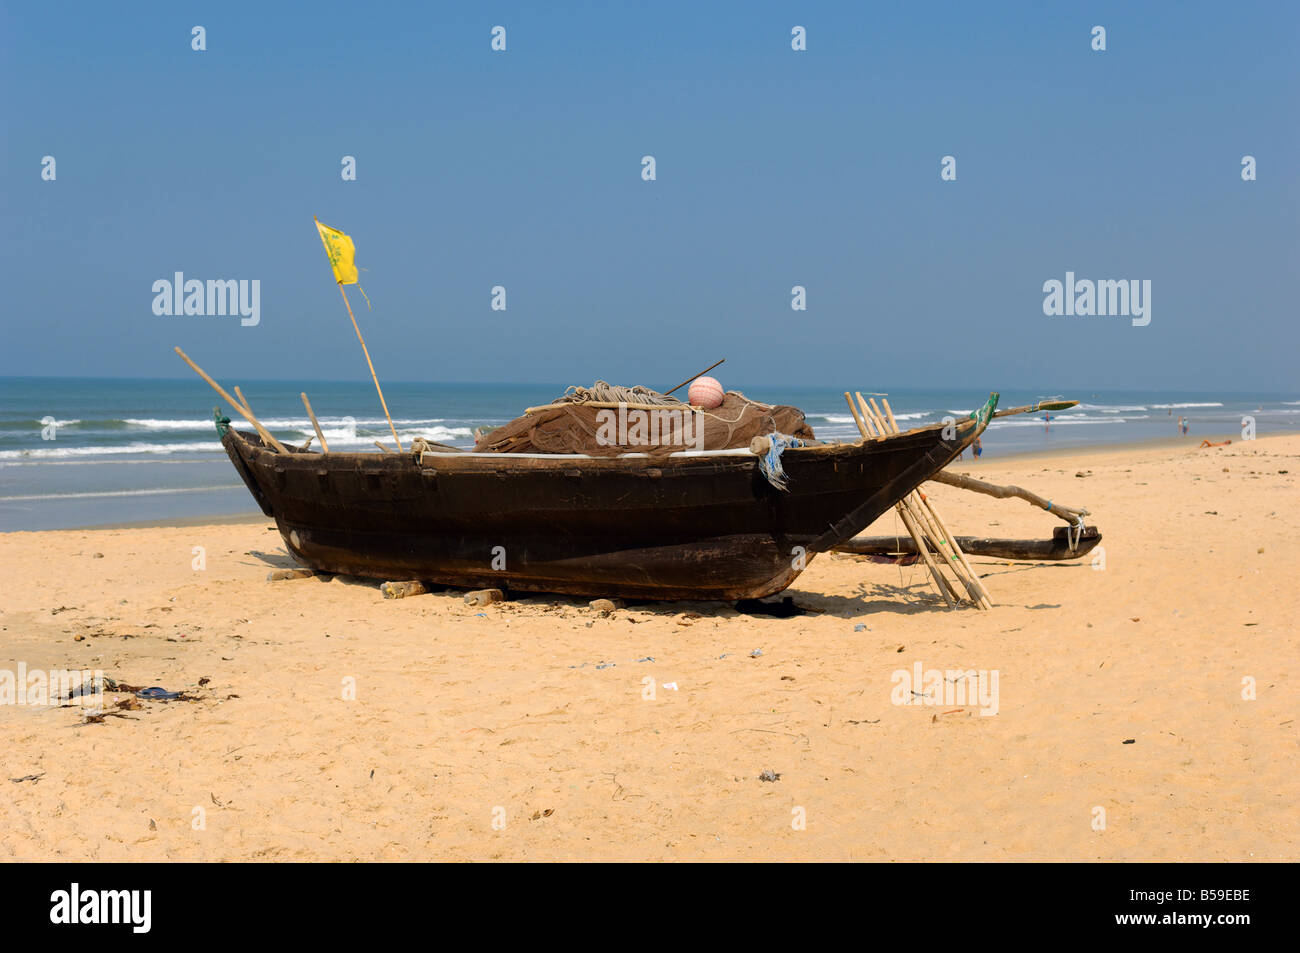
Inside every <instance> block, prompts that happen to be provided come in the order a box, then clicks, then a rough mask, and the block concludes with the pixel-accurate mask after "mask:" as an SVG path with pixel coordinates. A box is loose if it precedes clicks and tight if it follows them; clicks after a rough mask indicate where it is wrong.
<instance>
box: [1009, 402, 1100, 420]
mask: <svg viewBox="0 0 1300 953" xmlns="http://www.w3.org/2000/svg"><path fill="white" fill-rule="evenodd" d="M1078 405H1079V402H1078V401H1077V400H1040V401H1039V402H1038V403H1036V404H1025V405H1024V406H1023V407H1008V408H1007V409H1006V410H999V411H996V412H994V414H993V416H994V417H1010V416H1011V415H1012V414H1036V413H1038V412H1039V411H1040V410H1069V409H1070V408H1071V407H1077V406H1078Z"/></svg>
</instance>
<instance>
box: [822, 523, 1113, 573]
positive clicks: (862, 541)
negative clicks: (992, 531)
mask: <svg viewBox="0 0 1300 953" xmlns="http://www.w3.org/2000/svg"><path fill="white" fill-rule="evenodd" d="M1069 530H1070V528H1069V527H1068V526H1058V527H1057V528H1056V530H1055V531H1054V532H1053V533H1052V538H1051V539H987V538H984V537H979V536H958V537H956V539H957V545H958V546H960V547H961V549H962V552H964V553H966V555H968V556H989V557H992V558H994V559H1021V560H1030V561H1039V560H1046V561H1059V560H1064V559H1079V558H1080V557H1082V556H1086V555H1088V553H1090V552H1092V550H1093V547H1095V546H1096V545H1097V544H1098V543H1100V542H1101V531H1100V530H1098V529H1097V527H1095V526H1085V527H1084V529H1083V533H1082V534H1080V536H1079V539H1078V541H1077V543H1076V545H1075V546H1074V547H1073V548H1071V547H1070V540H1069V536H1068V534H1069ZM833 548H834V550H835V551H836V552H839V553H853V554H854V555H857V556H878V557H881V558H882V560H886V561H889V562H901V563H904V564H906V565H911V564H912V563H914V562H915V561H916V560H917V559H919V558H920V556H919V554H918V553H917V551H916V542H915V541H914V540H913V539H912V537H911V536H908V535H906V534H904V535H903V536H902V537H898V536H859V537H858V538H857V539H850V540H847V541H845V542H843V543H840V544H838V545H837V546H834V547H833Z"/></svg>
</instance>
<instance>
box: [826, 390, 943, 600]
mask: <svg viewBox="0 0 1300 953" xmlns="http://www.w3.org/2000/svg"><path fill="white" fill-rule="evenodd" d="M861 396H862V395H860V394H859V395H858V399H859V400H861ZM844 399H845V400H846V401H848V405H849V410H851V411H853V420H854V421H855V422H856V423H857V425H858V432H859V433H861V434H862V438H863V439H864V440H866V439H868V438H869V437H870V434H869V433H868V431H867V424H866V423H864V418H863V417H861V416H859V415H858V411H857V408H856V407H855V406H854V403H853V398H852V397H850V396H849V392H848V391H845V392H844ZM894 510H895V511H896V512H897V513H898V515H899V517H900V518H901V519H902V521H903V525H904V526H905V527H907V532H908V533H909V534H910V535H911V537H912V541H913V542H915V543H916V551H917V552H918V553H920V554H921V559H922V560H923V561H924V562H925V568H926V569H928V570H929V571H930V575H931V576H932V577H933V579H934V583H935V588H937V589H938V590H939V595H941V596H943V601H944V602H946V603H948V608H949V609H955V608H956V607H957V602H956V600H955V599H954V598H953V596H954V595H955V593H954V592H950V586H949V583H948V580H947V579H945V578H944V577H943V574H942V573H941V572H939V567H938V566H936V565H935V562H934V560H933V559H932V558H930V550H929V548H928V547H927V546H926V545H925V540H924V539H923V538H922V536H921V531H920V529H919V528H918V527H917V525H916V523H914V522H913V521H912V517H911V515H910V514H909V513H908V508H907V506H906V504H905V503H904V502H903V501H901V500H900V501H899V502H898V503H897V504H895V506H894Z"/></svg>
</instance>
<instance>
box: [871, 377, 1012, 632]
mask: <svg viewBox="0 0 1300 953" xmlns="http://www.w3.org/2000/svg"><path fill="white" fill-rule="evenodd" d="M880 402H881V404H883V405H884V410H883V411H882V410H881V408H880V407H878V406H876V402H875V401H874V400H872V401H871V406H872V408H873V409H874V410H875V411H876V413H877V414H878V415H882V416H881V423H882V424H883V423H884V422H885V420H886V419H888V424H887V426H888V427H889V432H890V433H898V432H899V429H898V420H897V419H896V418H895V417H894V409H893V408H892V407H890V406H889V401H888V399H886V398H883V397H882V398H881V401H880ZM912 496H913V497H914V499H915V505H916V508H917V509H919V510H920V511H921V512H922V513H923V514H924V515H926V516H927V517H929V519H930V522H931V523H933V530H934V531H935V533H936V534H937V536H936V539H938V540H940V541H941V542H942V543H943V544H945V545H947V547H948V549H949V552H950V556H951V561H950V563H949V564H950V565H951V566H952V571H953V575H955V576H956V577H957V578H958V579H960V580H961V582H962V585H964V586H965V587H966V591H967V592H969V593H970V597H971V601H972V602H974V603H975V604H976V605H977V606H979V607H980V608H982V609H991V608H993V599H992V597H991V596H990V595H989V591H988V589H987V588H985V586H984V583H983V582H982V581H981V580H980V577H979V574H978V573H976V572H975V567H973V566H972V565H971V564H970V560H969V559H967V558H966V554H965V553H964V552H962V549H961V545H960V544H959V543H958V542H957V537H955V536H953V535H952V533H950V532H949V531H948V526H947V524H946V523H944V521H943V518H942V517H941V516H940V515H939V511H938V510H936V509H935V508H934V504H932V503H931V502H930V501H929V500H928V499H927V498H926V496H925V494H924V493H922V492H920V491H919V490H914V491H913V493H912Z"/></svg>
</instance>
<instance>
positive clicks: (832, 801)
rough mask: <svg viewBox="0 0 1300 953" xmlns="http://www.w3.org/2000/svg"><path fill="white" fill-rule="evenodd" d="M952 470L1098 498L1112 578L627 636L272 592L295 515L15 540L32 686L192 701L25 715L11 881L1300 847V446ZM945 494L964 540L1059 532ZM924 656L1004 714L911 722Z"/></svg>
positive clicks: (6, 571)
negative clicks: (248, 865) (150, 693)
mask: <svg viewBox="0 0 1300 953" xmlns="http://www.w3.org/2000/svg"><path fill="white" fill-rule="evenodd" d="M951 469H952V470H953V471H954V472H967V473H971V474H974V475H977V476H979V477H980V478H982V479H986V480H991V481H993V482H997V483H1018V484H1021V485H1023V486H1025V487H1027V488H1029V489H1032V490H1034V491H1035V492H1038V493H1041V494H1043V495H1044V496H1047V497H1050V498H1053V499H1058V500H1060V501H1062V502H1066V503H1068V504H1070V505H1075V506H1087V507H1088V508H1089V509H1090V510H1091V512H1092V516H1091V517H1090V522H1093V523H1095V524H1097V525H1098V526H1099V527H1100V528H1101V530H1102V532H1103V534H1104V540H1103V542H1102V547H1103V549H1104V564H1103V563H1102V562H1101V560H1100V559H1098V560H1094V559H1084V560H1081V561H1078V562H1071V563H1057V564H1051V563H1040V564H1029V563H1007V562H1005V561H1000V560H994V559H978V558H977V559H974V560H973V561H974V562H975V564H976V566H977V568H978V570H979V572H980V575H981V576H982V577H983V579H984V582H985V584H986V585H987V587H988V588H989V590H990V592H991V594H992V596H993V600H994V602H995V607H994V609H993V610H992V611H988V612H981V611H978V610H975V609H973V608H970V607H963V608H961V609H959V610H955V611H949V610H947V609H945V608H944V606H943V604H942V602H941V601H940V599H939V597H938V595H937V594H936V592H935V590H934V589H933V587H932V585H930V584H929V582H928V580H927V577H926V575H925V570H924V569H923V567H921V566H913V567H906V568H900V567H897V566H890V565H881V564H877V563H872V562H868V561H866V560H863V559H860V558H856V557H851V556H844V555H824V556H820V557H818V558H817V559H816V560H815V561H814V562H813V563H812V564H811V565H810V566H809V568H808V570H807V571H806V572H805V573H804V574H803V575H802V576H801V577H800V578H799V579H798V580H797V581H796V582H795V584H794V586H793V587H792V588H791V589H790V590H788V591H787V592H786V593H785V595H788V596H792V597H793V598H794V600H795V602H796V603H797V604H798V605H800V606H802V607H805V608H806V609H808V610H810V611H809V612H808V613H807V614H803V615H799V616H795V617H792V618H785V619H781V618H773V617H766V616H750V615H742V614H739V613H738V612H736V610H735V609H734V608H732V607H731V606H719V605H715V604H702V603H690V604H687V603H679V604H666V605H635V606H631V607H629V608H627V609H623V610H620V611H617V612H615V613H614V614H613V615H612V616H610V617H601V616H599V615H597V614H595V613H593V612H592V610H591V609H589V608H588V607H587V605H586V602H585V601H583V600H577V599H568V598H554V599H552V598H542V597H525V598H520V599H517V600H513V601H509V602H505V603H501V604H494V605H489V606H486V607H483V608H474V607H470V606H467V605H465V603H464V601H463V598H462V593H460V592H454V591H448V592H445V593H437V594H429V595H423V596H418V597H413V598H407V599H401V600H385V599H383V598H381V596H380V593H379V591H378V588H377V586H376V585H374V584H370V583H363V582H361V581H358V580H351V579H345V578H341V577H336V578H333V579H332V580H330V581H325V580H324V579H321V578H310V579H300V580H291V581H281V582H274V583H269V582H267V574H268V572H269V571H270V570H272V569H276V568H287V567H290V566H292V565H293V563H292V561H291V560H290V559H289V558H288V556H287V554H286V552H285V550H284V548H283V546H282V544H281V540H280V537H279V534H278V533H277V532H275V530H274V528H269V527H270V521H268V520H265V519H259V520H257V521H255V522H233V523H232V522H224V523H219V524H213V525H189V526H171V527H149V528H118V529H102V530H85V531H55V532H35V533H29V532H19V533H10V534H4V535H0V564H2V565H3V579H4V584H3V590H2V592H0V670H5V669H8V670H11V671H17V670H18V667H19V665H20V664H21V665H24V666H26V668H27V669H28V670H33V669H41V670H49V669H100V670H102V671H103V672H104V673H105V674H106V675H108V676H110V677H111V678H113V679H115V680H117V681H118V682H122V683H127V684H131V685H136V686H161V687H164V688H166V689H169V690H173V691H178V690H184V691H186V692H187V693H189V694H190V696H192V698H193V699H194V700H180V701H171V702H156V701H141V702H139V707H136V708H129V707H128V708H114V709H111V712H112V715H111V716H110V717H106V718H104V719H103V720H102V722H98V723H84V721H83V715H84V713H83V711H82V710H81V709H79V708H78V707H73V706H64V707H59V706H45V705H35V706H33V705H15V704H6V705H0V762H3V771H2V772H0V784H3V785H4V789H5V791H4V793H5V795H6V796H5V797H4V798H2V799H0V858H3V859H5V860H26V861H41V860H99V861H122V860H180V861H212V860H339V861H353V860H455V861H470V860H480V861H481V860H551V859H558V860H597V859H603V860H859V861H902V860H978V861H991V860H1161V861H1188V860H1204V861H1228V860H1232V861H1245V860H1257V861H1260V860H1270V861H1281V860H1295V859H1296V858H1297V856H1300V815H1297V812H1296V810H1295V804H1296V803H1297V800H1300V771H1298V770H1297V753H1298V752H1297V727H1298V726H1297V714H1296V706H1295V700H1296V698H1297V697H1298V696H1300V684H1297V678H1296V666H1297V661H1298V660H1300V645H1298V644H1297V643H1298V642H1300V636H1298V635H1297V622H1298V621H1300V595H1298V594H1297V589H1296V586H1295V578H1296V571H1295V567H1294V566H1293V565H1292V563H1293V562H1294V560H1295V555H1294V553H1293V551H1292V545H1293V542H1294V539H1295V537H1296V534H1297V530H1300V517H1298V516H1297V511H1296V507H1295V502H1296V500H1297V498H1298V497H1297V493H1296V488H1297V474H1300V436H1295V435H1287V436H1270V437H1261V438H1260V439H1257V440H1253V441H1245V442H1237V441H1234V442H1233V443H1232V444H1231V445H1230V446H1227V447H1221V448H1211V449H1200V448H1197V447H1196V446H1195V444H1194V442H1193V441H1192V440H1190V439H1189V440H1187V441H1184V442H1181V443H1178V444H1176V445H1171V442H1166V443H1165V444H1162V445H1159V446H1137V445H1129V446H1124V447H1118V448H1111V449H1102V450H1091V451H1086V452H1085V451H1071V452H1067V453H1063V454H1055V455H1037V456H1024V457H1016V458H1009V459H1001V460H993V459H989V458H988V457H987V456H986V458H985V459H984V460H982V461H980V462H978V463H972V462H970V461H969V460H967V461H965V462H962V463H959V464H956V465H954V467H952V468H951ZM926 489H927V492H928V494H929V495H930V497H931V498H932V499H933V500H934V501H935V503H936V505H937V506H938V507H940V509H941V511H942V512H943V514H944V515H945V517H946V519H947V521H948V524H949V525H950V526H951V527H952V529H953V530H954V532H956V533H958V534H963V535H990V536H1007V537H1036V538H1046V537H1048V536H1050V534H1051V531H1052V529H1053V528H1054V527H1055V526H1057V525H1060V524H1059V522H1058V521H1057V520H1055V519H1053V518H1052V517H1050V516H1048V515H1046V514H1044V513H1043V512H1042V511H1040V510H1037V509H1034V508H1032V507H1030V506H1029V505H1027V504H1025V503H1023V502H1021V501H1017V500H1007V501H996V500H992V499H989V498H986V497H981V496H976V495H973V494H969V493H965V492H962V491H960V490H956V489H951V488H948V487H943V486H936V485H933V484H929V485H927V488H926ZM896 531H901V527H900V526H899V525H898V522H897V520H896V517H895V516H894V515H893V514H892V513H891V514H889V515H887V516H886V517H884V518H882V519H881V520H880V521H878V523H877V524H876V526H875V527H873V528H872V529H871V530H869V531H868V532H869V533H870V534H885V533H893V532H896ZM196 547H202V551H201V553H202V567H201V568H196V564H197V563H198V562H199V561H200V560H199V555H198V554H197V553H196V549H195V548H196ZM1095 555H1097V556H1099V557H1100V556H1101V555H1102V554H1101V553H1100V552H1098V553H1096V554H1095ZM1094 563H1097V564H1096V565H1094ZM859 627H864V628H859ZM917 665H920V666H921V667H922V669H923V670H926V671H929V670H944V671H957V670H960V671H968V670H975V671H977V672H982V673H986V674H987V673H996V678H997V682H996V684H997V688H998V692H997V696H996V713H990V714H982V713H981V708H980V706H979V705H973V704H971V703H970V701H969V700H968V701H967V702H965V703H959V704H913V705H900V704H895V690H896V684H897V682H898V679H897V678H896V676H895V673H897V672H900V671H903V672H912V671H914V670H915V666H917ZM647 685H651V686H653V697H647V696H648V695H650V694H651V691H650V690H649V689H648V688H647ZM1252 686H1253V692H1252V691H1251V688H1252ZM1252 694H1253V696H1254V697H1243V696H1250V695H1252ZM353 696H354V697H353ZM132 697H133V696H130V695H126V694H117V695H109V696H108V701H109V703H110V705H112V704H116V703H117V702H118V701H119V700H128V699H131V698H132ZM128 704H130V702H128ZM985 707H986V708H987V706H985ZM763 772H773V773H774V774H775V775H778V776H779V777H777V778H776V780H771V781H765V780H760V775H761V774H762V773H763Z"/></svg>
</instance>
